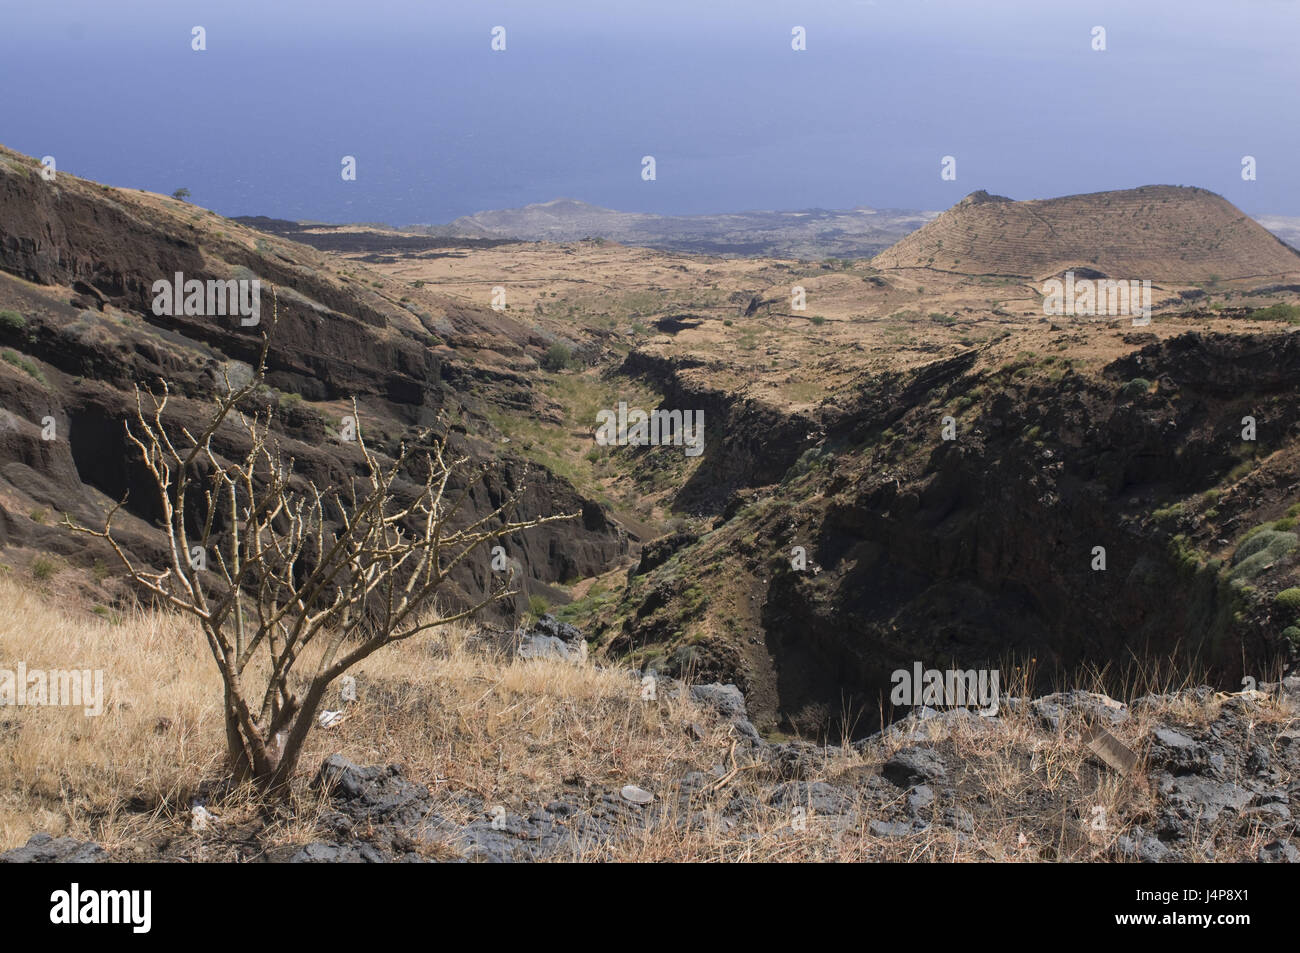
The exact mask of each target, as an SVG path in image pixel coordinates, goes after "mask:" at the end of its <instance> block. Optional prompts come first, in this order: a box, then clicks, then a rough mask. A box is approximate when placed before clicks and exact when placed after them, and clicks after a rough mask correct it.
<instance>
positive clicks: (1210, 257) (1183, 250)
mask: <svg viewBox="0 0 1300 953" xmlns="http://www.w3.org/2000/svg"><path fill="white" fill-rule="evenodd" d="M873 264H874V265H875V266H876V267H879V268H931V269H935V270H938V271H948V272H957V273H960V274H972V275H1008V276H1019V277H1025V278H1033V279H1042V278H1046V277H1048V276H1049V275H1053V274H1057V273H1059V272H1061V271H1064V270H1066V269H1068V268H1072V267H1075V266H1079V267H1087V268H1090V269H1092V270H1093V271H1101V272H1104V273H1105V274H1106V275H1108V276H1110V277H1115V278H1140V279H1151V280H1153V281H1160V280H1163V281H1173V282H1179V281H1181V282H1198V281H1207V280H1210V279H1212V278H1214V277H1216V276H1217V277H1218V278H1222V279H1233V278H1255V277H1262V276H1273V275H1284V274H1294V273H1296V272H1300V254H1297V253H1296V252H1295V251H1294V250H1293V249H1291V248H1289V247H1288V246H1287V245H1285V244H1283V243H1282V242H1281V241H1279V240H1278V239H1277V238H1275V237H1274V236H1273V235H1271V234H1269V232H1268V231H1266V230H1265V229H1264V228H1263V227H1262V226H1261V225H1259V224H1258V223H1257V222H1255V221H1253V220H1252V219H1250V218H1249V217H1247V216H1246V215H1245V214H1244V213H1243V212H1242V211H1241V210H1240V209H1238V208H1236V207H1235V206H1234V205H1232V203H1230V202H1228V201H1227V200H1226V199H1224V198H1223V197H1222V196H1219V195H1215V194H1214V193H1213V192H1207V191H1206V190H1204V189H1196V188H1186V187H1183V186H1173V185H1148V186H1143V187H1142V188H1137V189H1127V190H1124V191H1118V192H1094V193H1090V194H1087V195H1068V196H1065V197H1064V198H1056V199H1042V200H1034V201H1028V202H1016V201H1013V200H1011V199H1008V198H1003V197H1002V196H996V195H989V194H988V193H987V192H982V191H981V192H973V193H971V194H970V195H968V196H966V198H964V199H962V200H961V201H960V202H958V203H957V204H956V205H954V206H953V207H952V208H950V209H949V210H948V211H946V212H944V213H943V214H942V215H940V216H939V217H938V218H937V219H935V220H934V221H933V222H931V223H929V224H928V225H926V226H925V227H924V228H922V229H920V230H919V231H916V232H913V233H912V234H911V235H908V236H907V237H906V238H904V239H903V240H902V241H900V242H898V243H897V244H895V245H893V246H891V247H890V248H888V249H886V250H885V251H883V252H881V253H880V254H879V255H877V256H876V258H875V260H874V261H873Z"/></svg>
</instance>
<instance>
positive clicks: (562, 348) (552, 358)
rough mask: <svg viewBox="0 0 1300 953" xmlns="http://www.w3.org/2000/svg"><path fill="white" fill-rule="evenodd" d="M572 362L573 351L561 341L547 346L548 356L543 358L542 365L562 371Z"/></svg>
mask: <svg viewBox="0 0 1300 953" xmlns="http://www.w3.org/2000/svg"><path fill="white" fill-rule="evenodd" d="M572 363H573V352H572V351H570V350H569V348H568V346H567V345H565V344H563V343H561V342H560V341H556V342H555V343H554V344H552V345H551V346H550V347H549V348H547V351H546V356H545V357H543V358H542V367H543V368H544V369H546V370H548V371H562V370H564V369H565V368H566V367H568V366H569V365H570V364H572Z"/></svg>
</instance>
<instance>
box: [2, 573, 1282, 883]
mask: <svg viewBox="0 0 1300 953" xmlns="http://www.w3.org/2000/svg"><path fill="white" fill-rule="evenodd" d="M26 585H27V584H26V583H25V581H24V580H21V579H14V578H0V603H2V604H4V605H5V607H6V612H5V613H4V615H3V617H0V666H4V667H9V668H13V667H14V666H15V665H16V663H17V662H18V661H20V660H21V661H24V662H26V664H27V666H28V668H29V669H32V668H37V667H44V668H92V669H103V671H104V673H105V678H104V682H105V691H106V695H107V700H106V704H105V711H104V714H103V715H102V716H100V717H86V716H85V715H84V714H83V712H82V711H81V710H80V709H66V708H9V709H6V710H5V711H4V712H3V717H0V735H3V738H4V744H3V749H2V753H0V849H8V848H11V847H14V846H18V845H20V844H22V843H23V842H25V841H26V839H27V837H28V836H30V835H31V834H32V833H34V832H36V831H49V832H51V833H54V834H58V835H62V834H69V835H73V836H76V837H78V838H86V839H95V840H97V841H99V842H100V843H102V844H104V845H105V846H107V847H109V848H120V849H124V850H126V851H127V852H128V853H130V852H136V853H137V854H141V853H142V854H143V855H144V856H145V857H146V858H149V857H157V856H160V854H161V853H162V852H163V850H164V846H161V845H170V847H167V848H166V849H168V850H170V851H172V852H174V851H175V850H176V849H177V847H176V845H177V844H181V845H184V850H185V853H186V856H190V857H194V858H196V859H202V858H204V857H208V856H212V857H214V858H215V857H218V856H220V857H223V858H224V857H227V856H228V855H227V854H221V853H220V848H221V846H223V845H222V844H218V843H217V841H218V840H220V841H223V842H224V845H225V846H228V844H229V842H230V840H231V839H232V838H235V839H238V838H240V837H246V838H247V840H248V841H249V842H250V843H251V842H254V841H255V842H256V845H257V848H256V849H258V850H269V849H271V848H275V847H283V846H285V845H294V844H301V843H305V842H307V841H310V840H312V839H315V838H316V837H318V836H320V834H319V831H318V829H317V820H318V817H319V814H320V812H321V810H322V808H323V807H324V803H323V802H322V801H321V799H320V798H319V796H318V795H317V794H316V792H314V791H311V790H310V789H309V788H308V784H307V782H308V781H309V780H310V776H311V773H312V772H311V767H312V766H314V765H316V764H319V763H320V761H321V760H323V759H324V758H325V757H327V756H328V755H329V754H332V753H335V752H339V753H341V754H343V755H344V756H345V757H348V758H349V759H351V760H353V761H355V762H357V763H359V764H379V763H399V764H401V765H402V766H403V768H404V769H405V772H406V775H407V776H408V777H409V778H411V779H413V780H415V781H417V782H419V783H422V784H426V785H427V786H428V787H429V789H430V790H431V791H432V792H434V793H435V794H444V793H445V794H447V795H449V796H448V797H447V798H445V799H444V800H443V802H442V804H441V805H440V810H444V811H445V812H446V813H447V814H448V815H449V816H452V817H453V818H455V819H456V820H459V821H467V820H469V819H471V818H470V814H472V813H473V810H472V808H465V807H463V806H460V807H457V805H458V804H460V803H461V802H459V801H458V799H457V798H455V797H453V796H451V795H456V794H462V793H465V792H468V793H470V794H473V795H476V796H477V797H478V798H481V799H482V802H483V803H484V804H502V805H504V806H506V808H507V810H509V811H511V812H512V813H513V812H518V811H520V810H522V809H524V806H525V804H526V803H527V802H530V801H532V802H538V801H540V802H543V803H544V802H545V801H547V800H549V799H551V798H554V797H556V796H559V795H561V794H564V795H567V796H569V797H571V798H572V797H576V798H577V799H578V800H579V801H582V802H587V803H590V802H592V801H594V800H595V799H597V798H598V797H599V796H600V795H601V794H602V793H604V792H607V791H616V790H618V789H619V788H620V787H621V786H622V785H624V784H637V785H639V786H641V787H644V788H646V789H648V790H650V791H652V792H655V793H656V795H657V799H656V802H655V805H654V808H653V809H654V810H656V811H662V812H663V817H664V818H665V819H666V820H668V821H670V823H660V824H657V825H654V826H651V827H649V828H646V829H641V828H640V827H629V828H628V829H626V830H623V831H621V832H620V835H619V836H618V837H616V838H611V839H610V840H609V841H608V842H605V843H590V844H588V845H587V846H585V847H584V848H583V849H582V852H581V854H580V855H578V856H574V857H567V856H562V857H558V858H557V859H561V860H570V859H580V860H618V861H649V862H653V861H730V862H735V861H760V860H761V861H785V860H790V861H800V860H838V861H867V860H870V861H893V862H907V861H918V860H929V861H989V860H996V861H1042V860H1060V861H1088V860H1103V859H1111V858H1112V857H1113V853H1112V848H1113V845H1114V842H1115V840H1116V839H1117V838H1118V837H1119V836H1121V835H1122V834H1124V833H1125V832H1126V831H1128V830H1129V829H1130V828H1131V827H1132V826H1134V825H1135V824H1149V821H1150V819H1151V816H1152V812H1153V808H1154V794H1153V792H1152V790H1151V788H1150V784H1149V781H1148V779H1147V774H1146V770H1145V768H1146V765H1145V763H1143V764H1141V765H1140V766H1139V768H1138V769H1137V770H1136V771H1135V772H1134V773H1133V774H1132V775H1130V776H1129V777H1121V776H1119V775H1118V774H1116V773H1114V772H1112V771H1110V770H1109V769H1106V768H1104V767H1102V766H1100V765H1099V763H1098V762H1097V761H1096V760H1095V759H1094V758H1092V757H1091V756H1090V755H1089V753H1088V751H1087V749H1086V747H1085V745H1084V744H1083V742H1082V739H1081V734H1082V732H1083V730H1084V727H1085V723H1084V720H1083V717H1082V716H1081V715H1076V714H1067V715H1066V716H1065V717H1063V718H1062V720H1061V724H1060V727H1059V729H1058V730H1057V731H1055V732H1050V731H1045V730H1044V728H1043V727H1042V725H1041V723H1040V721H1039V720H1038V717H1037V715H1035V714H1034V713H1033V712H1031V711H1030V710H1029V709H1028V706H1020V707H1018V708H1016V709H1015V710H1005V709H1004V711H1003V713H1002V715H1001V717H999V718H998V719H996V720H985V719H979V718H972V719H969V720H957V721H955V722H951V723H941V722H940V721H939V720H935V721H930V722H924V723H920V724H918V725H916V726H915V729H914V730H913V732H912V733H911V734H902V733H895V734H886V735H884V736H882V737H880V739H879V740H878V742H877V743H874V744H873V745H871V746H869V747H867V748H866V749H864V750H863V751H860V752H859V751H854V750H853V749H851V748H831V749H824V750H823V753H822V754H821V755H820V756H819V757H818V758H815V759H814V761H813V763H812V764H811V765H806V766H805V771H804V777H805V779H806V780H808V781H819V780H825V781H829V782H831V783H832V784H834V785H835V786H836V787H837V788H839V789H840V790H843V791H846V792H848V793H849V796H850V797H851V799H852V800H851V803H850V804H848V805H846V808H848V809H851V810H852V812H853V813H852V815H848V813H847V811H846V812H845V816H836V815H826V816H822V815H820V814H818V813H817V812H816V811H814V810H812V805H811V803H809V804H806V805H805V806H804V807H805V810H804V811H803V813H802V816H797V815H796V812H795V811H794V810H793V808H794V807H795V806H798V805H794V804H787V805H786V806H785V807H783V808H777V807H775V806H773V804H772V803H771V802H772V794H773V791H774V789H775V787H776V785H777V784H778V783H779V781H778V779H777V778H776V777H774V776H773V775H772V774H771V772H770V771H768V770H767V769H766V768H765V766H763V765H754V764H748V763H746V761H745V759H744V756H743V755H740V756H736V757H732V756H731V755H732V753H733V751H734V747H733V744H732V741H733V739H732V736H731V735H730V730H729V728H728V726H727V725H726V724H725V723H722V722H719V721H718V720H717V719H715V718H714V717H713V716H712V715H711V713H709V712H705V711H701V710H699V709H697V708H696V707H695V706H694V705H693V704H692V703H690V702H689V701H688V700H685V699H682V698H677V699H671V698H665V697H663V695H664V694H667V693H661V697H660V698H659V699H658V700H656V701H654V702H651V703H647V702H644V701H642V699H641V687H640V684H639V682H638V681H637V680H636V679H635V678H633V677H632V676H631V675H630V674H629V673H628V672H626V671H624V670H621V669H616V668H604V667H600V666H598V665H593V664H587V665H581V666H578V665H570V664H567V663H562V662H550V661H525V660H519V659H516V658H513V657H509V656H506V655H502V654H500V653H498V652H496V651H495V650H492V649H491V648H490V647H488V646H486V645H485V644H484V643H482V642H480V641H478V640H475V639H472V638H470V633H469V632H467V631H465V630H463V629H455V630H450V629H449V630H437V631H436V632H435V634H433V635H432V636H431V637H430V638H427V639H425V640H423V641H418V640H417V641H415V642H413V643H408V644H402V645H399V646H395V647H393V648H392V649H390V650H388V651H385V652H381V653H379V654H378V655H376V656H375V657H373V658H372V659H370V660H368V662H367V663H366V664H364V665H362V666H361V667H359V669H358V670H357V671H356V675H357V678H358V695H359V700H358V702H357V703H356V704H355V705H352V706H347V707H346V708H345V711H346V714H347V717H346V718H345V720H344V721H343V722H342V723H341V724H340V725H338V726H337V727H334V728H331V729H317V730H315V731H314V732H313V735H312V736H311V738H310V739H309V743H308V745H309V746H308V750H307V752H306V754H305V756H304V762H303V764H304V766H305V767H304V772H303V775H302V777H300V779H299V782H298V784H297V786H296V789H295V792H294V795H293V799H292V801H291V803H290V805H289V806H288V807H287V808H285V807H279V808H276V809H274V810H268V809H267V808H266V807H265V806H264V805H260V804H258V803H257V802H256V801H255V800H254V799H253V798H252V796H251V795H250V793H249V792H248V791H241V790H235V791H230V790H226V789H224V788H223V787H222V786H221V784H220V781H221V777H222V759H223V756H224V743H223V732H222V724H221V719H220V717H219V715H220V710H219V708H220V706H219V698H220V683H219V680H218V678H217V676H216V671H215V666H214V665H213V663H212V661H211V659H210V658H209V657H208V656H207V650H206V647H205V645H204V644H203V642H202V640H201V638H200V635H199V633H198V631H197V630H196V629H195V628H194V627H193V626H191V625H189V624H188V623H187V622H186V621H185V620H183V619H180V618H179V617H176V616H172V615H164V614H156V613H151V612H143V611H137V612H134V613H127V614H124V618H123V619H122V621H121V622H120V624H116V625H115V624H111V623H110V622H107V621H105V620H103V619H101V618H99V617H98V616H95V615H93V614H90V613H85V612H79V611H75V610H73V609H71V608H69V607H68V606H67V604H66V603H61V604H57V605H56V604H54V603H53V602H52V601H51V599H50V597H49V596H48V595H41V594H37V593H34V592H32V591H30V589H28V588H25V586H26ZM1028 676H1029V673H1027V672H1026V673H1024V677H1026V678H1027V677H1028ZM1022 688H1023V686H1017V685H1008V686H1006V689H1007V694H1009V695H1016V694H1017V693H1018V692H1019V691H1020V690H1021V689H1022ZM1224 702H1225V698H1224V697H1223V696H1212V697H1210V698H1208V699H1206V700H1204V701H1199V702H1198V701H1194V700H1192V699H1191V697H1190V696H1188V695H1182V696H1178V697H1176V698H1173V699H1171V700H1170V701H1169V703H1168V704H1163V705H1158V706H1156V707H1153V708H1145V709H1142V710H1139V711H1138V712H1135V713H1133V715H1132V717H1130V719H1129V720H1128V721H1127V722H1125V723H1123V724H1121V725H1118V726H1115V727H1114V728H1113V729H1112V731H1113V733H1114V734H1115V735H1116V736H1117V737H1119V738H1120V740H1122V741H1123V742H1125V743H1126V744H1128V745H1129V746H1131V747H1132V748H1133V749H1134V750H1135V751H1137V752H1138V753H1139V754H1140V755H1144V753H1145V749H1146V745H1147V739H1148V737H1149V735H1150V731H1151V729H1152V727H1153V726H1154V725H1155V724H1157V723H1163V724H1171V725H1176V726H1177V725H1182V726H1195V725H1204V724H1206V723H1207V722H1208V721H1210V720H1213V718H1214V717H1215V716H1216V714H1217V712H1218V711H1219V709H1220V708H1221V706H1222V705H1223V704H1224ZM328 705H329V707H330V708H338V707H342V706H341V704H340V703H339V702H338V699H337V696H336V697H335V698H333V699H330V700H329V702H328ZM1296 721H1297V719H1296V712H1295V711H1294V710H1293V709H1286V708H1283V707H1279V706H1278V705H1277V704H1275V703H1274V702H1273V701H1271V700H1269V699H1264V698H1262V697H1261V698H1259V699H1258V701H1257V703H1256V706H1255V711H1254V714H1252V715H1251V717H1250V719H1249V725H1248V730H1249V731H1251V732H1252V733H1253V732H1254V731H1255V730H1256V729H1257V728H1260V729H1262V728H1264V727H1265V726H1267V727H1269V728H1271V729H1273V730H1274V731H1276V729H1278V728H1283V727H1294V725H1295V724H1296ZM692 724H693V725H695V726H697V727H698V728H699V730H700V731H702V734H703V737H702V738H695V737H692V736H691V734H689V733H688V732H687V731H686V730H684V728H685V727H687V726H690V725H692ZM1265 735H1266V733H1261V737H1265ZM918 743H924V744H927V745H930V746H933V747H934V748H935V749H936V750H938V751H941V752H942V753H943V754H944V755H945V761H946V763H947V764H948V765H949V766H950V770H952V769H953V766H957V767H956V773H955V774H950V776H949V778H948V781H949V783H950V784H951V785H952V787H953V788H954V789H955V792H956V800H955V801H953V800H945V799H944V798H940V799H938V800H937V801H936V802H935V804H934V805H933V807H932V808H931V809H930V811H931V812H932V813H933V814H934V816H933V817H929V818H927V819H928V820H930V821H931V822H932V823H931V826H930V827H929V828H928V829H926V830H924V831H919V832H916V833H913V834H909V835H907V836H905V837H899V838H882V837H878V836H875V835H874V834H873V833H872V832H871V830H870V824H871V822H872V821H873V820H893V821H897V820H901V819H904V816H905V815H904V813H903V810H902V809H903V803H904V801H905V798H906V794H905V793H904V792H901V791H900V790H898V789H897V788H895V787H893V786H892V785H886V784H879V783H873V782H872V780H871V779H872V776H873V775H875V774H877V773H879V771H880V767H881V765H883V764H884V762H885V761H886V760H888V758H889V757H891V756H892V755H893V754H894V753H895V752H896V751H898V750H899V749H900V748H903V747H906V746H909V745H912V744H918ZM714 766H721V771H726V772H727V774H726V775H725V780H724V781H722V782H721V783H719V782H718V781H712V782H711V784H712V785H717V790H714V791H709V792H704V793H700V794H697V795H696V796H694V797H693V798H692V799H690V801H689V802H687V801H682V802H678V800H677V798H676V797H675V791H676V789H677V785H678V783H679V782H680V780H681V778H682V777H683V776H684V775H686V774H687V773H688V772H691V771H702V772H706V773H707V772H709V770H710V769H711V768H713V769H714V773H713V774H710V775H709V777H710V778H718V776H719V774H720V773H721V771H720V770H719V769H718V768H715V767H714ZM732 768H735V769H736V770H735V771H734V773H732V772H731V769H732ZM198 792H203V794H204V796H205V797H207V799H208V803H209V806H210V807H211V809H212V810H213V811H214V812H215V813H217V814H218V815H219V816H220V817H221V818H222V828H223V831H224V835H223V837H222V838H213V839H211V840H209V839H206V838H205V837H204V836H200V835H196V834H193V833H191V832H190V831H189V830H188V823H189V817H188V811H189V806H190V803H191V799H192V798H193V796H194V795H195V794H196V793H198ZM954 804H955V805H956V806H959V807H962V808H964V809H965V810H966V811H967V812H969V818H970V825H969V827H970V829H969V830H967V831H964V832H958V831H956V830H954V829H953V828H952V827H951V826H945V825H944V824H942V823H936V822H939V821H941V820H943V818H942V817H941V813H942V811H943V810H945V809H947V808H950V807H952V806H954ZM458 810H459V811H460V814H459V816H458V815H457V813H456V812H457V811H458ZM677 812H687V813H688V814H689V817H688V818H686V819H684V820H686V821H688V822H687V823H682V824H680V825H679V824H677V823H672V821H674V820H676V818H675V817H674V814H675V813H677ZM922 816H925V814H923V815H922ZM241 832H242V833H241ZM1202 835H1203V838H1204V839H1205V840H1207V841H1214V843H1215V850H1216V859H1218V860H1225V859H1232V858H1248V857H1250V856H1252V852H1253V851H1255V850H1257V849H1258V844H1255V843H1254V841H1253V840H1252V839H1251V838H1250V837H1234V836H1233V835H1231V834H1230V833H1225V831H1223V830H1216V831H1205V832H1198V833H1197V837H1198V838H1201V837H1202ZM1216 838H1217V840H1215V839H1216ZM1198 842H1199V841H1198ZM141 845H144V846H143V847H142V846H141ZM149 845H153V846H152V847H150V846H149ZM427 846H428V852H429V853H430V855H431V856H434V857H454V856H456V849H455V846H454V844H432V845H427ZM151 851H152V853H151ZM245 856H247V853H245Z"/></svg>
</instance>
